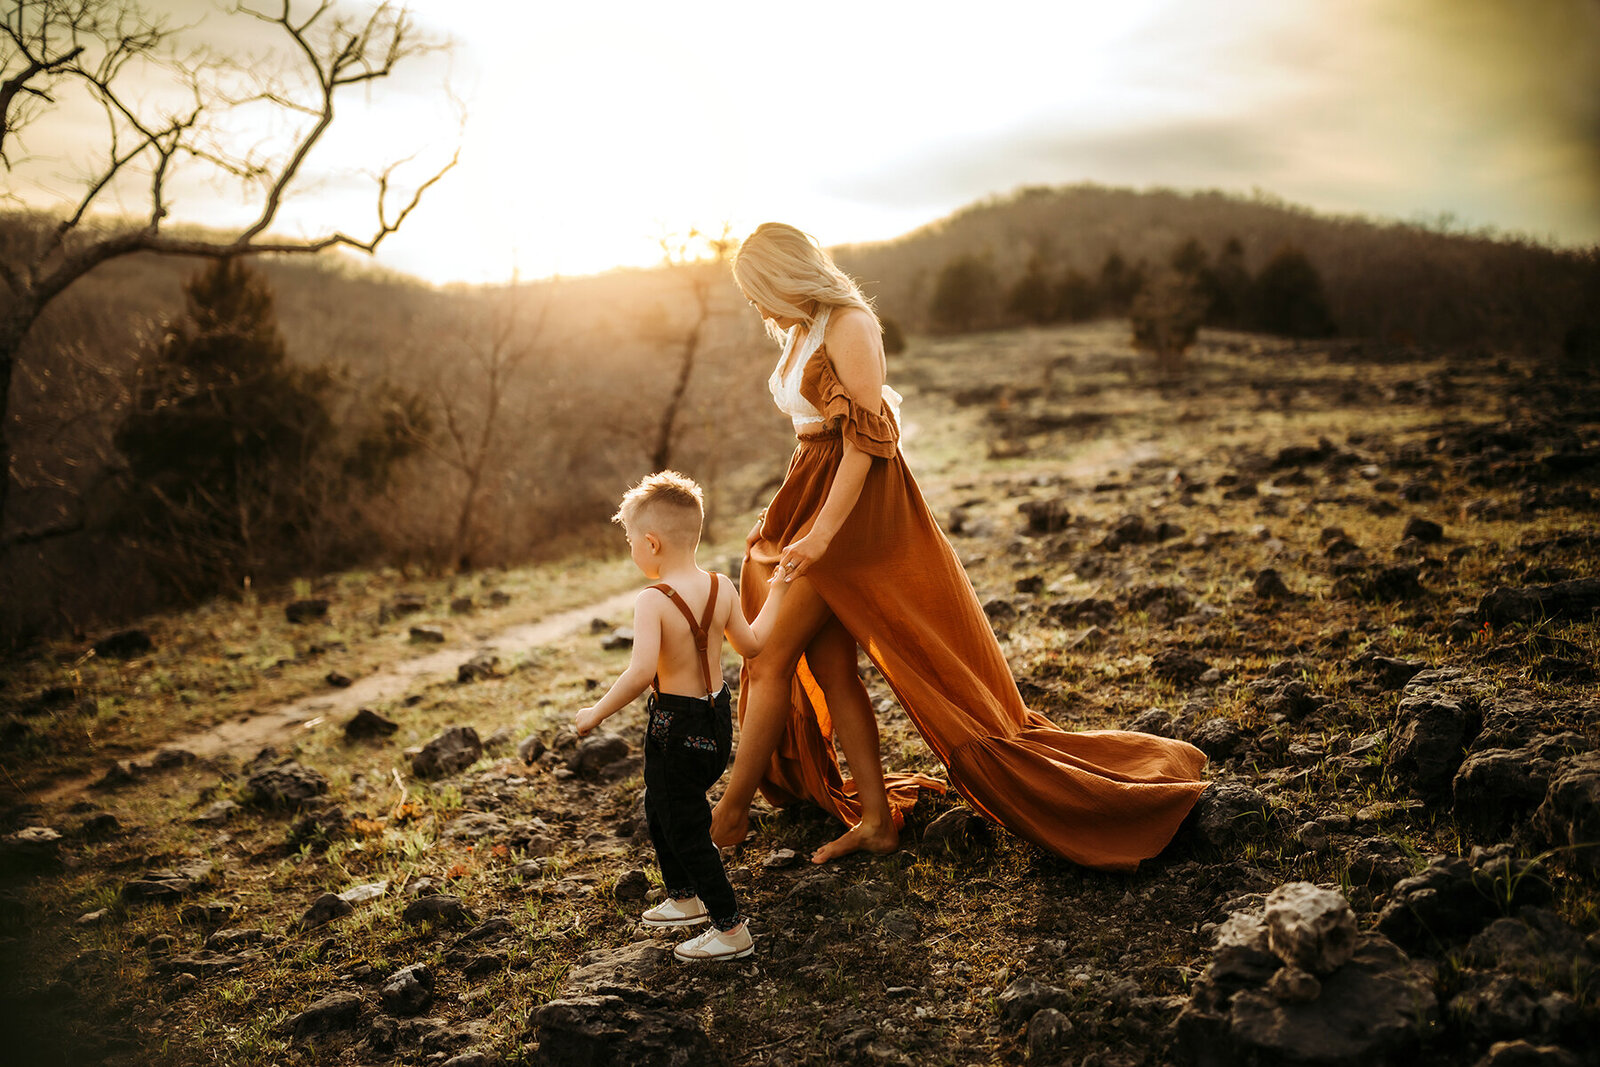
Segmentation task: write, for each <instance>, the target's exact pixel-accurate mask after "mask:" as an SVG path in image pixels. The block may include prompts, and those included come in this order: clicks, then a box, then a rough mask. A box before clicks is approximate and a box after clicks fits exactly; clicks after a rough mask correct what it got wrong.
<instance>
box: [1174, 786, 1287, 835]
mask: <svg viewBox="0 0 1600 1067" xmlns="http://www.w3.org/2000/svg"><path fill="white" fill-rule="evenodd" d="M1191 818H1192V819H1194V825H1195V829H1196V830H1198V831H1199V833H1200V836H1201V837H1203V838H1204V839H1205V840H1206V841H1207V842H1209V843H1210V844H1213V845H1218V846H1221V845H1226V844H1229V843H1230V842H1234V841H1238V840H1240V839H1241V838H1245V837H1250V836H1256V835H1258V834H1259V833H1260V832H1261V831H1263V830H1264V829H1265V828H1266V827H1268V826H1269V825H1271V823H1272V821H1273V816H1272V805H1271V804H1269V803H1268V802H1267V798H1266V797H1264V796H1262V795H1261V794H1260V793H1258V792H1257V791H1256V790H1254V789H1251V788H1250V787H1249V786H1247V785H1240V784H1239V783H1238V782H1215V781H1214V782H1212V783H1211V784H1210V785H1209V786H1207V787H1206V789H1205V791H1204V792H1202V793H1201V794H1200V799H1199V800H1198V801H1196V802H1195V806H1194V809H1193V813H1192V815H1191Z"/></svg>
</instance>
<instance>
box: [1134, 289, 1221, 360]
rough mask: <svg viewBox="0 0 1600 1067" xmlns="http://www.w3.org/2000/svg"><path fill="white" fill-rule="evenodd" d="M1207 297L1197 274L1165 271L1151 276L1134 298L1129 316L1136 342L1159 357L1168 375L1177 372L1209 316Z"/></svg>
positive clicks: (1136, 344)
mask: <svg viewBox="0 0 1600 1067" xmlns="http://www.w3.org/2000/svg"><path fill="white" fill-rule="evenodd" d="M1205 311H1206V299H1205V296H1204V294H1202V293H1201V291H1200V289H1199V287H1198V286H1197V285H1196V283H1195V281H1194V279H1193V278H1190V277H1186V276H1185V275H1182V274H1179V273H1178V272H1176V271H1163V272H1162V273H1160V274H1157V275H1155V276H1154V277H1152V278H1151V279H1149V280H1148V281H1147V282H1146V283H1145V285H1144V287H1143V288H1141V289H1140V290H1139V294H1138V295H1137V296H1136V297H1134V299H1133V307H1132V309H1131V310H1130V313H1129V317H1130V319H1131V320H1132V325H1133V345H1134V347H1135V348H1137V349H1139V350H1140V351H1143V352H1149V353H1150V354H1151V355H1153V356H1154V357H1155V360H1156V367H1157V369H1158V370H1160V372H1161V373H1162V374H1164V375H1171V374H1175V373H1177V372H1178V371H1179V370H1180V369H1181V368H1182V365H1183V354H1184V352H1185V351H1186V350H1187V349H1188V347H1189V346H1190V345H1192V344H1194V340H1195V337H1196V336H1198V334H1199V332H1200V322H1201V320H1202V319H1203V318H1204V317H1205Z"/></svg>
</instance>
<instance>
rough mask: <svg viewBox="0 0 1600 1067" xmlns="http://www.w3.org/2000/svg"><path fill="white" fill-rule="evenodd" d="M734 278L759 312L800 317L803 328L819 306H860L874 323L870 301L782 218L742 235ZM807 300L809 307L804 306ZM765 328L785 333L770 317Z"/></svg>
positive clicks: (777, 334)
mask: <svg viewBox="0 0 1600 1067" xmlns="http://www.w3.org/2000/svg"><path fill="white" fill-rule="evenodd" d="M733 280H734V281H735V282H736V283H737V284H738V286H739V291H740V292H742V293H744V295H745V298H746V299H748V300H751V301H753V302H754V303H755V305H756V306H757V307H758V308H760V309H761V310H762V311H764V312H766V313H768V314H772V315H782V316H784V317H785V318H795V319H800V320H801V321H802V322H804V323H805V324H806V325H807V326H810V325H811V323H812V322H813V321H815V319H816V316H817V312H818V311H819V310H821V307H822V305H823V304H828V305H830V306H832V307H854V308H860V309H861V310H862V311H865V312H866V313H867V314H868V315H871V316H872V321H873V322H874V323H875V324H876V323H878V314H877V312H875V311H873V310H872V303H871V301H869V300H868V299H867V298H866V297H864V296H862V295H861V289H860V287H859V286H857V285H856V283H855V280H854V279H853V278H851V277H850V275H848V274H846V273H845V272H844V271H842V270H840V269H839V268H838V266H837V265H835V264H834V262H833V257H832V256H830V255H828V253H827V252H826V251H825V250H823V248H822V246H821V245H819V244H817V242H816V239H815V238H814V237H812V236H811V235H810V234H808V233H803V232H801V231H800V230H797V229H795V228H794V227H793V226H789V225H785V224H784V223H781V222H763V223H762V224H761V225H760V226H757V227H756V230H755V232H754V233H752V234H751V235H750V236H749V237H746V238H745V239H744V243H743V244H741V245H740V246H739V251H738V252H736V253H734V256H733ZM813 302H814V303H813ZM808 303H810V304H811V309H810V310H809V311H807V310H806V308H805V305H806V304H808ZM879 328H880V329H881V328H882V326H881V324H880V325H879ZM767 332H768V333H769V334H771V335H772V336H773V338H774V339H776V340H779V341H781V340H783V332H782V331H781V330H779V329H778V327H777V325H776V324H775V323H773V321H772V320H771V319H768V320H767Z"/></svg>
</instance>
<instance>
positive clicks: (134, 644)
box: [94, 630, 156, 659]
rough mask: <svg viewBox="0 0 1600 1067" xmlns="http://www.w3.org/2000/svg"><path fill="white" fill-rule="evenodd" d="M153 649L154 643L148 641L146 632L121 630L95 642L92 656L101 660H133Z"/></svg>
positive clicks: (148, 636)
mask: <svg viewBox="0 0 1600 1067" xmlns="http://www.w3.org/2000/svg"><path fill="white" fill-rule="evenodd" d="M155 647H156V646H155V642H154V641H152V640H151V639H150V634H149V633H148V632H146V631H144V630H121V631H118V632H117V633H114V634H112V635H111V636H109V637H102V638H101V639H100V640H98V641H96V642H95V643H94V654H95V655H97V656H99V657H100V658H101V659H133V658H134V657H135V656H144V655H148V654H149V653H150V652H152V651H154V649H155Z"/></svg>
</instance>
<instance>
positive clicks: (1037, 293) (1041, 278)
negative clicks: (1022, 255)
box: [1006, 256, 1056, 325]
mask: <svg viewBox="0 0 1600 1067" xmlns="http://www.w3.org/2000/svg"><path fill="white" fill-rule="evenodd" d="M1006 310H1007V311H1009V312H1010V313H1011V314H1013V315H1016V316H1017V317H1019V318H1022V319H1026V320H1027V321H1028V322H1033V323H1038V324H1040V325H1043V324H1044V323H1047V322H1051V321H1052V320H1054V319H1055V317H1056V293H1055V286H1054V285H1052V284H1051V283H1050V276H1049V275H1048V274H1047V273H1046V271H1045V265H1044V261H1043V260H1042V259H1041V258H1040V257H1038V256H1034V257H1033V258H1032V259H1030V260H1029V261H1028V270H1027V273H1025V274H1023V276H1022V277H1021V278H1018V279H1017V284H1016V285H1014V286H1012V287H1011V299H1010V300H1009V301H1008V302H1007V304H1006Z"/></svg>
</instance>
